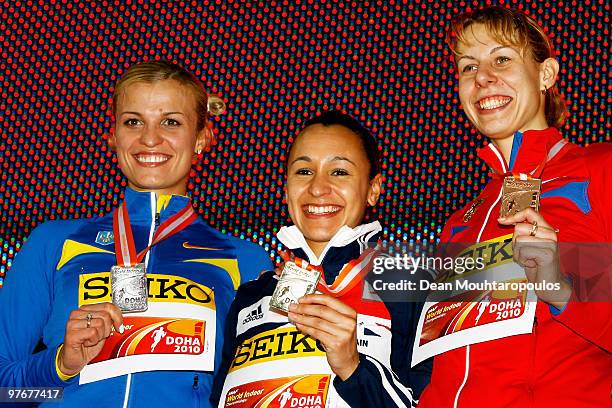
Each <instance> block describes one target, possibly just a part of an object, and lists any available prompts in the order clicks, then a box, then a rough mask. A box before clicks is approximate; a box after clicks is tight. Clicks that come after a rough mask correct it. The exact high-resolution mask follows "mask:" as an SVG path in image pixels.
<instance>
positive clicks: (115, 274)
mask: <svg viewBox="0 0 612 408" xmlns="http://www.w3.org/2000/svg"><path fill="white" fill-rule="evenodd" d="M111 291H112V298H113V304H115V305H116V306H117V307H119V309H121V311H122V312H125V313H129V312H144V311H145V310H147V307H148V305H147V274H146V270H145V264H143V263H139V264H137V265H134V266H117V265H115V266H113V267H112V268H111Z"/></svg>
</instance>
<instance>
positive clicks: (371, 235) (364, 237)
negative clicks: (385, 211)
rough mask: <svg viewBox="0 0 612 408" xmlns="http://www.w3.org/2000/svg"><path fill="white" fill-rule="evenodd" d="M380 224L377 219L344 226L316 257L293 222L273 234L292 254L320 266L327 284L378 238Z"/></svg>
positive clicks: (380, 229) (380, 228)
mask: <svg viewBox="0 0 612 408" xmlns="http://www.w3.org/2000/svg"><path fill="white" fill-rule="evenodd" d="M381 231H382V227H381V225H380V223H379V222H378V221H374V222H371V223H369V224H362V225H359V226H357V227H355V228H349V227H347V226H343V227H342V228H340V229H339V230H338V231H337V232H336V234H335V235H334V236H333V237H332V239H331V240H330V241H329V242H328V243H327V246H326V247H325V249H324V250H323V252H321V256H319V257H317V256H316V255H315V254H314V252H312V249H310V247H309V246H308V244H307V243H306V239H305V238H304V235H303V234H302V232H301V231H300V230H299V229H298V227H296V226H295V225H292V226H290V227H282V228H281V229H280V230H279V231H278V233H277V234H276V237H277V238H278V239H279V241H280V242H281V243H282V244H283V245H285V246H286V247H287V248H288V249H290V250H291V252H293V254H294V255H295V256H298V257H300V258H303V259H305V260H307V261H308V262H309V263H310V264H312V265H321V266H322V267H323V270H324V274H323V275H324V276H325V281H326V283H327V284H331V283H333V282H334V280H335V279H336V277H337V276H338V274H339V273H340V270H341V269H342V267H343V266H344V265H345V264H346V263H347V262H349V261H350V260H352V259H356V258H358V257H359V255H361V253H362V252H363V251H364V250H365V249H366V248H367V247H368V246H369V245H368V242H371V241H375V242H376V241H378V237H379V236H380V232H381Z"/></svg>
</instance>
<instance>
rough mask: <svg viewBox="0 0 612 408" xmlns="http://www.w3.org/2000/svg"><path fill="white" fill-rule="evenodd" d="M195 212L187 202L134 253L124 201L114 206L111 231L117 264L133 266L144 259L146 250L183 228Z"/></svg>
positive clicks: (191, 219)
mask: <svg viewBox="0 0 612 408" xmlns="http://www.w3.org/2000/svg"><path fill="white" fill-rule="evenodd" d="M197 217H198V216H197V214H196V213H195V211H193V208H192V207H191V203H188V204H187V205H186V206H185V208H183V209H182V210H181V211H179V212H178V213H176V214H174V215H173V216H172V217H170V218H168V219H167V220H166V221H164V222H163V223H162V224H161V225H160V226H159V227H158V228H157V231H155V234H154V235H153V240H152V241H151V244H150V245H149V246H148V247H146V248H145V249H143V250H142V251H140V252H139V253H136V245H135V244H134V234H133V233H132V227H131V225H130V216H129V214H128V211H127V205H126V203H125V201H124V202H123V203H122V204H121V206H119V207H118V208H115V211H114V212H113V233H114V235H115V254H116V256H117V265H119V266H134V265H136V264H139V263H141V262H142V260H143V259H144V257H145V255H146V254H147V252H148V251H149V250H150V249H151V248H152V247H153V246H154V245H155V244H157V243H159V242H161V241H163V240H164V239H166V238H168V237H171V236H172V235H174V234H176V233H177V232H179V231H182V230H183V229H185V228H186V227H187V226H188V225H189V224H191V223H192V222H193V221H194V220H195V219H196V218H197Z"/></svg>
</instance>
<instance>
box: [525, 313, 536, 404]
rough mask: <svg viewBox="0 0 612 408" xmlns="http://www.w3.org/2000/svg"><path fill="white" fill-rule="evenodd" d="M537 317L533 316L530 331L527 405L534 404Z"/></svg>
mask: <svg viewBox="0 0 612 408" xmlns="http://www.w3.org/2000/svg"><path fill="white" fill-rule="evenodd" d="M537 329H538V317H537V316H535V317H534V319H533V333H531V338H532V339H531V364H530V366H529V377H528V380H527V381H528V382H527V394H528V396H529V406H531V407H533V406H534V404H535V397H534V395H533V383H534V381H533V379H534V377H535V359H536V347H537V342H538V330H537Z"/></svg>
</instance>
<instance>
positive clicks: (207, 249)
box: [183, 241, 222, 251]
mask: <svg viewBox="0 0 612 408" xmlns="http://www.w3.org/2000/svg"><path fill="white" fill-rule="evenodd" d="M183 248H186V249H202V250H204V251H222V249H221V248H209V247H203V246H197V245H190V244H189V241H185V242H183Z"/></svg>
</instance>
